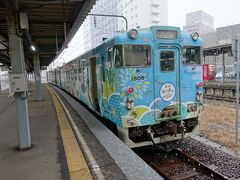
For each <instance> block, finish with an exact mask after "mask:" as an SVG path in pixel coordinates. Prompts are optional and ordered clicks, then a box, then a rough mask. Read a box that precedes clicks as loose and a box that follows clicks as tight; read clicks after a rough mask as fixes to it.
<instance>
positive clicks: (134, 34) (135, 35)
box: [128, 29, 138, 39]
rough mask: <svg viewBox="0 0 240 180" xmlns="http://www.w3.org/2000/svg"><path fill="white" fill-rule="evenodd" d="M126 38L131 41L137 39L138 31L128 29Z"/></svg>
mask: <svg viewBox="0 0 240 180" xmlns="http://www.w3.org/2000/svg"><path fill="white" fill-rule="evenodd" d="M128 36H129V37H130V38H131V39H136V38H137V37H138V31H137V30H136V29H130V30H129V32H128Z"/></svg>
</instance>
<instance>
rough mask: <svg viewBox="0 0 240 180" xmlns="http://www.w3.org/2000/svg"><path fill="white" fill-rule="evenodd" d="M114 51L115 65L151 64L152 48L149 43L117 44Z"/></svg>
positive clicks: (134, 65) (135, 65)
mask: <svg viewBox="0 0 240 180" xmlns="http://www.w3.org/2000/svg"><path fill="white" fill-rule="evenodd" d="M113 52H114V60H115V67H142V66H150V65H151V48H150V46H148V45H117V46H114V51H113Z"/></svg>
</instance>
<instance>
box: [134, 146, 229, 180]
mask: <svg viewBox="0 0 240 180" xmlns="http://www.w3.org/2000/svg"><path fill="white" fill-rule="evenodd" d="M135 152H136V153H137V154H139V155H140V156H141V157H142V158H143V160H144V161H146V162H147V163H148V164H149V165H150V166H151V167H152V168H154V169H155V170H156V171H157V172H158V173H159V174H160V175H161V176H162V177H164V179H168V180H182V179H197V180H200V179H217V180H218V179H219V180H220V179H221V180H222V179H228V178H227V177H225V176H223V175H222V174H220V173H218V172H217V171H215V170H214V167H208V166H206V165H205V164H203V163H201V162H200V161H199V160H197V159H196V158H194V157H192V156H189V155H188V154H186V153H185V152H183V151H181V150H180V149H174V150H173V151H171V152H168V153H166V152H163V151H160V150H158V149H151V150H149V149H147V150H146V149H139V150H136V151H135Z"/></svg>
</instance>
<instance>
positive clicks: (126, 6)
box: [83, 0, 168, 51]
mask: <svg viewBox="0 0 240 180" xmlns="http://www.w3.org/2000/svg"><path fill="white" fill-rule="evenodd" d="M91 13H92V14H93V13H94V14H114V15H122V16H125V17H126V18H127V20H128V28H129V29H130V28H146V27H149V26H154V25H168V3H167V0H147V1H141V3H139V0H98V1H97V2H96V5H95V6H94V7H93V9H92V11H91ZM124 30H126V23H125V21H124V19H122V18H116V17H99V16H89V17H88V18H87V19H86V21H85V23H84V24H83V37H84V46H85V51H86V50H88V49H90V48H92V47H95V46H97V45H98V44H100V43H101V42H102V41H103V40H104V39H105V38H107V39H108V38H111V37H113V36H114V35H115V34H116V33H118V32H119V31H124Z"/></svg>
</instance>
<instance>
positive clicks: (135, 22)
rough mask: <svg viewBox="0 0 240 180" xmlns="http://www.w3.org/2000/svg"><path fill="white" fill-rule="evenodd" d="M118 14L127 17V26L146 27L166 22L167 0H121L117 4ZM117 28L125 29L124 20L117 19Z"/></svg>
mask: <svg viewBox="0 0 240 180" xmlns="http://www.w3.org/2000/svg"><path fill="white" fill-rule="evenodd" d="M117 9H118V14H120V15H123V16H125V17H126V18H127V19H128V24H129V28H146V27H149V26H153V25H167V24H168V3H167V0H148V1H141V3H139V1H137V0H130V1H129V0H121V1H119V3H118V4H117ZM118 28H119V30H125V22H124V21H123V20H122V19H119V20H118Z"/></svg>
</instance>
